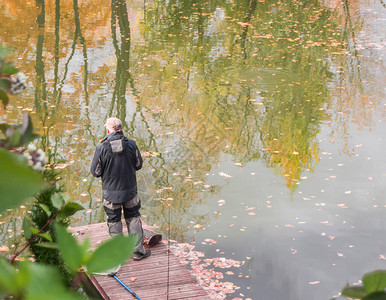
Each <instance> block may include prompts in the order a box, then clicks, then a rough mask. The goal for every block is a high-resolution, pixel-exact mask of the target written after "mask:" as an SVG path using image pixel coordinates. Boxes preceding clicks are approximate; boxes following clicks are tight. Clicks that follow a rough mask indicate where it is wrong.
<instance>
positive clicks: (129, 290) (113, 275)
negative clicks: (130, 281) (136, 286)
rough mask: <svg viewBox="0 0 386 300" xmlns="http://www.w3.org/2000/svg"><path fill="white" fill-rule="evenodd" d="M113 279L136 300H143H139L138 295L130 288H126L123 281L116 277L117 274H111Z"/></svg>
mask: <svg viewBox="0 0 386 300" xmlns="http://www.w3.org/2000/svg"><path fill="white" fill-rule="evenodd" d="M109 276H111V277H113V278H114V279H115V280H116V281H118V282H119V283H120V284H121V285H122V286H123V287H124V288H125V289H126V290H127V291H128V292H129V293H130V294H132V295H133V296H134V297H135V298H137V299H138V300H141V298H139V297H138V296H137V294H136V293H134V292H133V291H132V290H131V289H130V288H129V287H128V286H126V285H125V284H124V283H123V282H122V281H120V280H119V278H118V277H117V276H116V275H115V274H111V275H109Z"/></svg>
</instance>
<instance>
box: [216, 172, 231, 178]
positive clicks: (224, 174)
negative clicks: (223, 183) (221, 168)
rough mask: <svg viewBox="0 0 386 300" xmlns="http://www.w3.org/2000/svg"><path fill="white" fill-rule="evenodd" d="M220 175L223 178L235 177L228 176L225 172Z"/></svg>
mask: <svg viewBox="0 0 386 300" xmlns="http://www.w3.org/2000/svg"><path fill="white" fill-rule="evenodd" d="M218 175H220V176H223V177H225V178H232V177H233V176H232V175H229V174H226V173H224V172H220V173H218Z"/></svg>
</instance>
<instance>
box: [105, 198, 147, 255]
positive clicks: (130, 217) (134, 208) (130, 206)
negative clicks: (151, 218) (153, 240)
mask: <svg viewBox="0 0 386 300" xmlns="http://www.w3.org/2000/svg"><path fill="white" fill-rule="evenodd" d="M140 207H141V204H140V200H139V198H138V197H137V196H135V197H134V198H133V199H131V200H129V201H127V202H125V203H112V202H110V201H107V200H105V199H104V200H103V208H104V210H105V212H106V215H107V226H108V227H109V233H110V235H111V236H116V235H119V234H123V232H122V220H121V216H122V209H123V215H124V217H125V221H126V226H127V231H128V232H129V234H135V235H136V236H137V238H138V241H137V244H136V245H135V249H134V252H139V253H142V254H145V249H144V247H143V229H142V222H141V215H140V213H139V208H140Z"/></svg>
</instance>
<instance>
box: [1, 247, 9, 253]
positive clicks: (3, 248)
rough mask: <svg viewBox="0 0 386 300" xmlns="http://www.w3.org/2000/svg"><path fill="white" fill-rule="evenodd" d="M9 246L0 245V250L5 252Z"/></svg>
mask: <svg viewBox="0 0 386 300" xmlns="http://www.w3.org/2000/svg"><path fill="white" fill-rule="evenodd" d="M7 251H9V248H8V247H7V246H0V252H7Z"/></svg>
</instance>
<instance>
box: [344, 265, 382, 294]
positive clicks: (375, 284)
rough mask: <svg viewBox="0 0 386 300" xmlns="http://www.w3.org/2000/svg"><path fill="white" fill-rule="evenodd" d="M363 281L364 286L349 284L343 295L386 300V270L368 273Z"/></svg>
mask: <svg viewBox="0 0 386 300" xmlns="http://www.w3.org/2000/svg"><path fill="white" fill-rule="evenodd" d="M362 283H363V285H362V286H349V285H347V286H346V287H345V288H344V289H343V290H342V296H345V297H350V298H355V299H361V300H386V292H385V289H386V270H377V271H373V272H370V273H366V274H365V275H363V277H362Z"/></svg>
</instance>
